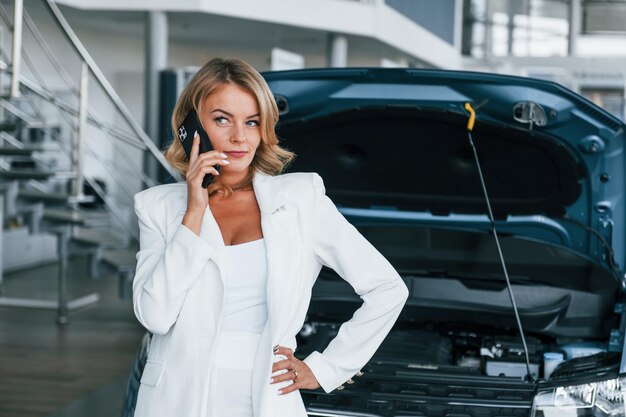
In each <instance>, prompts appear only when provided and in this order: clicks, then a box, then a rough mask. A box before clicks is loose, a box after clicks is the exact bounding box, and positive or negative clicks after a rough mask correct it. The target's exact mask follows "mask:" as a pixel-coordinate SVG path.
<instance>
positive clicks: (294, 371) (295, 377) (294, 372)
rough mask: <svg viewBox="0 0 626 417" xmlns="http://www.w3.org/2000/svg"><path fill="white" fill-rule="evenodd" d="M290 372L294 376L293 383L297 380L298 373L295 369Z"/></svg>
mask: <svg viewBox="0 0 626 417" xmlns="http://www.w3.org/2000/svg"><path fill="white" fill-rule="evenodd" d="M292 371H293V374H294V377H293V380H294V381H295V380H297V379H298V371H296V370H295V369H292Z"/></svg>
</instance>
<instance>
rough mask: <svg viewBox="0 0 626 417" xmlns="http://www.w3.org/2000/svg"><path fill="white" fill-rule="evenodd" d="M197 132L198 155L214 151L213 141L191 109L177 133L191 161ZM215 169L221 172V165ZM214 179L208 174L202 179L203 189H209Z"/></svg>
mask: <svg viewBox="0 0 626 417" xmlns="http://www.w3.org/2000/svg"><path fill="white" fill-rule="evenodd" d="M196 132H198V134H199V135H200V149H199V152H198V155H200V154H202V153H204V152H208V151H210V150H213V146H211V141H210V140H209V135H207V133H206V131H205V130H204V129H203V128H202V124H201V123H200V120H199V119H198V114H197V113H196V111H195V110H194V109H191V110H190V111H189V113H187V117H185V120H183V123H182V124H181V125H180V126H178V132H177V134H178V140H179V141H180V144H181V145H182V146H183V149H184V150H185V153H186V154H187V160H189V157H190V155H191V146H192V145H193V136H194V134H195V133H196ZM214 168H215V169H216V170H217V172H220V168H221V165H219V164H215V165H214ZM213 179H215V176H214V175H213V174H206V175H205V176H204V178H203V179H202V188H207V187H208V186H209V184H210V183H211V181H213Z"/></svg>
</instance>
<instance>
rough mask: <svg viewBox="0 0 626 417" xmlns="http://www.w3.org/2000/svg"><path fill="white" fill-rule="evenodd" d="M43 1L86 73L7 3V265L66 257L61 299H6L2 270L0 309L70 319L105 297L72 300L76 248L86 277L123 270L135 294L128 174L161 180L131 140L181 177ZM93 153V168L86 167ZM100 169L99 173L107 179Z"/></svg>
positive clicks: (1, 73)
mask: <svg viewBox="0 0 626 417" xmlns="http://www.w3.org/2000/svg"><path fill="white" fill-rule="evenodd" d="M41 5H43V6H45V8H46V9H47V11H48V12H49V15H50V18H51V20H52V22H54V24H55V25H56V27H57V28H58V29H59V31H60V33H61V34H62V35H63V36H64V38H65V39H66V41H67V43H68V45H69V47H70V48H72V49H73V50H74V51H75V53H76V55H77V57H78V58H79V61H80V65H81V67H80V74H81V75H80V79H79V80H75V79H74V78H73V77H72V76H70V75H69V73H68V69H67V68H66V67H65V65H66V64H62V63H61V62H59V61H58V59H57V58H56V56H55V53H54V50H53V49H52V48H51V47H50V46H49V45H48V43H47V42H46V37H45V36H44V35H43V34H42V33H41V32H40V31H39V29H38V28H37V26H36V25H35V23H34V21H33V19H31V17H30V16H29V14H28V12H27V10H25V9H24V4H23V0H15V1H11V2H7V1H3V0H0V24H1V26H2V33H9V34H10V35H11V37H12V49H11V55H10V56H9V54H8V53H7V52H6V51H5V50H3V49H2V48H1V47H0V202H1V204H0V208H2V212H1V213H0V214H1V215H0V219H2V222H1V223H0V224H2V225H3V227H2V228H0V229H1V230H2V239H0V244H1V246H2V254H3V256H2V261H3V262H2V265H1V268H0V271H2V272H8V271H12V270H16V269H20V268H26V267H32V266H34V265H38V264H41V263H44V262H59V273H58V277H57V279H58V297H57V298H58V299H57V300H55V301H52V300H36V299H21V298H11V297H8V296H4V295H5V294H3V280H2V275H1V274H0V306H15V307H26V308H49V309H55V310H57V322H58V323H60V324H66V323H68V322H69V316H68V314H69V311H71V310H73V309H76V308H80V307H83V306H85V305H89V304H91V303H94V302H97V301H98V294H88V295H85V296H82V297H79V298H77V299H74V300H69V297H68V288H67V273H68V272H67V262H68V258H69V257H70V256H72V255H75V254H81V255H87V256H89V259H90V262H89V271H86V274H88V275H89V276H90V277H91V278H92V279H96V278H100V277H102V276H103V275H104V274H105V273H111V272H117V273H118V276H119V295H120V297H122V298H128V297H129V296H130V293H131V284H132V279H133V274H134V270H135V254H136V252H137V239H138V230H137V228H136V221H135V218H134V216H133V213H134V212H133V208H132V205H133V201H132V196H133V195H134V193H135V192H137V191H138V190H137V189H134V190H133V189H130V188H129V185H128V182H129V181H128V179H129V178H133V179H136V180H139V181H140V183H141V184H140V185H141V187H144V186H147V187H150V186H153V185H156V183H155V182H154V181H153V180H152V179H151V178H149V177H148V176H147V175H146V174H145V173H144V172H143V168H142V162H143V158H142V157H141V158H135V159H133V158H131V157H130V156H129V155H128V154H127V152H125V151H124V149H129V147H130V148H131V149H134V150H137V151H139V153H138V154H139V155H143V153H145V151H148V152H149V153H150V154H151V155H152V156H153V157H154V158H156V160H157V161H158V163H159V164H160V165H161V166H163V167H164V168H165V169H166V170H167V171H168V172H170V174H171V175H172V176H174V177H175V178H176V177H177V174H175V173H174V172H173V170H172V169H171V168H170V167H169V165H168V164H167V162H166V161H165V159H164V158H163V155H162V153H161V152H160V151H159V149H158V148H157V147H156V146H155V145H154V143H153V142H152V140H151V139H150V138H149V137H148V136H147V134H146V133H145V132H144V130H143V129H142V128H141V126H140V125H139V123H137V121H136V120H135V119H134V118H133V117H132V116H131V113H130V112H129V111H128V109H127V108H126V106H125V105H124V104H123V102H122V101H121V99H120V98H119V96H118V95H117V94H116V93H115V91H114V90H113V88H112V87H111V85H110V83H109V82H108V81H107V80H106V78H105V77H104V75H103V73H102V71H100V69H99V68H98V66H97V65H96V63H95V62H94V60H93V59H92V58H91V56H90V55H89V53H88V52H87V50H86V49H85V47H84V46H83V45H82V43H81V42H80V40H79V39H78V37H77V36H76V34H75V33H74V31H73V30H72V28H71V27H70V25H69V24H68V22H67V21H66V20H65V18H64V17H63V15H62V14H61V12H60V10H59V8H58V7H57V5H56V4H55V3H54V1H52V0H41V1H40V3H38V6H41ZM9 9H12V10H9ZM9 11H11V12H12V13H11V14H10V13H9ZM23 26H25V28H26V29H28V31H23ZM23 36H31V39H32V40H33V41H34V42H33V44H36V45H37V46H38V47H39V48H41V52H42V54H38V55H39V56H40V57H41V56H45V57H46V60H45V62H34V59H33V57H32V56H31V55H30V54H29V51H28V50H25V49H23V48H22V38H23ZM0 45H1V43H0ZM34 55H35V54H33V56H34ZM22 63H24V64H25V69H26V70H27V71H24V70H22ZM42 68H44V69H46V70H47V71H48V72H50V71H51V70H52V71H54V72H55V75H56V79H57V80H61V82H62V83H63V85H64V89H63V91H62V93H60V92H59V89H58V86H57V87H55V88H52V87H51V86H50V85H49V83H48V82H47V78H48V77H44V76H42V74H41V71H40V70H41V69H42ZM27 72H28V73H29V74H28V75H27ZM93 80H95V81H96V83H95V85H93V86H91V91H93V89H94V88H99V89H101V90H102V92H103V93H104V94H103V95H104V96H105V97H106V98H107V100H108V101H109V105H110V106H111V107H112V108H113V109H114V112H115V116H116V117H117V118H121V119H122V120H123V121H124V123H123V124H124V125H123V126H120V125H119V123H118V124H114V123H113V122H110V121H107V120H103V119H102V118H101V116H100V114H101V112H99V111H98V109H97V108H94V107H93V103H91V102H90V100H89V94H88V92H89V91H90V83H91V82H93ZM104 141H107V143H108V144H109V145H110V146H111V149H113V150H114V152H115V153H114V156H113V157H114V158H115V159H116V160H118V161H122V162H123V163H124V172H119V171H120V170H119V169H113V168H112V167H111V166H110V165H111V164H110V162H109V160H107V159H106V158H104V157H103V156H102V155H101V154H100V152H99V151H98V149H97V147H98V146H97V145H101V144H102V143H103V142H104ZM87 158H89V159H88V160H89V161H90V164H89V166H85V160H87ZM87 168H89V169H87ZM94 172H100V178H98V177H97V176H96V175H94V174H93V173H94ZM102 173H104V174H105V177H104V178H102ZM112 190H116V191H117V192H116V193H113V192H112Z"/></svg>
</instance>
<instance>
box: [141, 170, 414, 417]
mask: <svg viewBox="0 0 626 417" xmlns="http://www.w3.org/2000/svg"><path fill="white" fill-rule="evenodd" d="M253 188H254V192H255V195H256V198H257V201H258V204H259V207H260V210H261V229H262V232H263V237H264V240H265V244H266V250H267V267H268V277H267V306H268V320H267V324H266V326H265V330H264V331H263V334H262V336H261V339H260V345H259V349H258V351H257V356H256V360H255V365H254V369H253V371H252V378H253V384H252V386H253V388H252V390H253V392H252V402H253V407H254V416H255V417H306V415H307V414H306V411H305V407H304V404H303V401H302V397H301V395H300V392H299V390H296V391H293V392H290V393H288V394H283V395H278V394H277V391H278V390H279V389H280V388H282V387H284V386H287V385H290V384H291V383H292V381H283V382H279V383H276V384H270V383H269V381H270V377H271V376H272V372H271V367H272V364H273V363H274V362H277V361H279V360H281V359H284V356H282V355H274V354H273V347H274V346H275V345H283V346H288V347H290V348H292V349H293V350H294V351H295V350H296V348H297V346H296V334H298V333H299V332H300V330H301V328H302V325H303V323H304V319H305V315H306V312H307V310H308V307H309V303H310V299H311V289H312V287H313V284H314V282H315V279H316V278H317V276H318V274H319V272H320V269H321V268H322V265H327V266H328V267H330V268H332V269H333V270H335V271H336V272H337V273H338V274H339V275H340V276H341V277H342V278H343V279H344V280H346V281H347V282H348V283H350V285H351V286H352V287H353V288H354V290H355V291H356V293H357V294H358V295H359V296H360V297H361V298H362V299H363V304H362V305H361V307H360V308H359V309H358V310H357V311H356V312H355V313H354V315H353V317H352V318H351V319H350V320H349V321H347V322H345V323H343V324H342V326H341V327H340V329H339V332H338V334H337V336H336V337H335V338H334V339H333V340H332V341H331V342H330V343H329V344H328V347H326V349H325V350H324V351H323V352H321V353H320V352H317V351H315V352H312V353H311V354H310V355H309V356H308V357H306V359H304V362H305V363H306V364H307V365H308V366H309V368H310V369H311V371H312V372H313V374H314V375H315V377H316V378H317V380H318V382H319V383H320V385H321V387H322V389H323V390H324V391H325V392H327V393H328V392H331V391H332V390H334V389H335V388H337V387H338V386H340V385H342V384H343V383H345V381H347V380H348V379H350V378H351V377H352V376H354V374H355V373H357V372H358V371H359V370H361V368H363V366H364V365H365V364H366V363H367V362H368V361H369V360H370V359H371V357H372V356H373V355H374V353H375V352H376V350H377V349H378V347H379V346H380V344H381V343H382V341H383V340H384V338H385V337H386V336H387V334H388V333H389V331H390V330H391V328H392V326H393V324H394V323H395V321H396V320H397V318H398V316H399V315H400V311H401V310H402V307H403V306H404V304H405V302H406V299H407V297H408V294H409V291H408V288H407V286H406V284H405V283H404V282H403V280H402V278H401V277H400V275H399V274H398V273H397V271H396V270H395V269H394V268H393V267H392V266H391V264H390V263H389V262H388V261H387V259H385V258H384V257H383V256H382V255H381V254H380V252H378V250H376V249H375V248H374V246H372V244H370V243H369V242H368V241H367V240H366V239H365V238H364V237H363V236H362V235H361V234H360V233H359V232H358V231H357V229H356V228H355V227H354V226H353V225H352V224H351V223H349V222H348V221H347V220H346V219H345V218H344V216H343V215H342V214H341V213H340V212H339V211H338V210H337V208H336V207H335V205H334V204H333V202H332V201H331V200H330V198H328V196H326V194H325V188H324V183H323V181H322V178H321V177H320V176H319V175H318V174H317V173H313V172H297V173H288V174H282V175H276V176H272V175H268V174H265V173H263V172H261V171H259V170H257V171H256V173H255V177H254V180H253ZM134 203H135V212H136V213H137V217H138V221H139V229H140V247H139V252H138V253H137V269H136V272H135V278H134V281H133V307H134V312H135V315H136V316H137V319H138V320H139V322H140V323H141V324H142V325H143V326H144V327H145V328H146V329H147V330H148V331H150V332H152V333H153V337H152V342H151V344H150V350H149V354H148V359H147V363H146V367H145V369H144V372H143V375H142V377H141V385H140V388H139V393H138V397H137V406H136V410H135V417H172V416H181V417H205V415H206V410H207V402H208V396H207V393H208V392H209V387H208V381H209V378H208V376H209V374H210V370H211V365H212V358H213V352H214V349H213V347H214V344H213V341H214V339H215V335H216V332H218V330H219V326H220V323H221V311H222V302H223V298H222V297H223V294H224V286H223V282H222V276H221V275H220V265H222V253H223V248H224V241H223V239H222V235H221V232H220V230H219V227H218V225H217V222H216V221H215V218H214V217H213V215H212V214H211V210H210V208H209V207H207V209H206V213H205V215H204V218H203V221H202V226H201V230H200V235H199V236H198V235H196V234H195V233H194V232H192V231H191V230H190V229H189V228H187V227H186V226H184V225H182V223H181V222H182V218H183V215H184V213H185V210H186V208H187V184H186V183H185V182H179V183H176V184H164V185H159V186H155V187H152V188H149V189H146V190H144V191H141V192H139V193H137V194H136V195H135V196H134ZM235 359H236V358H235ZM282 372H284V371H279V372H278V373H282ZM211 417H213V416H211Z"/></svg>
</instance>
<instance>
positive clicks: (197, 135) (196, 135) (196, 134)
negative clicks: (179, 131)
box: [193, 130, 200, 139]
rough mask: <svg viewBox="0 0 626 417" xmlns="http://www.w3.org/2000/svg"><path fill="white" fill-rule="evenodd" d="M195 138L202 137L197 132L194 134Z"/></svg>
mask: <svg viewBox="0 0 626 417" xmlns="http://www.w3.org/2000/svg"><path fill="white" fill-rule="evenodd" d="M193 137H194V139H195V138H198V137H200V135H199V134H198V131H197V130H196V131H195V132H193Z"/></svg>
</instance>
